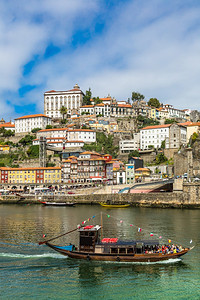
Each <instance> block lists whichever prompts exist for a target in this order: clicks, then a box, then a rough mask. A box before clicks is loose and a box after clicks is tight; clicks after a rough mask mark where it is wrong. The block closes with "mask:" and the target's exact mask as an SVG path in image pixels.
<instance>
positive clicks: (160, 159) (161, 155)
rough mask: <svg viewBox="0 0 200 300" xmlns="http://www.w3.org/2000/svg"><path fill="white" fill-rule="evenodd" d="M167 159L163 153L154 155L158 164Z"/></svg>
mask: <svg viewBox="0 0 200 300" xmlns="http://www.w3.org/2000/svg"><path fill="white" fill-rule="evenodd" d="M165 161H167V157H166V156H165V155H164V154H163V153H158V155H157V156H156V163H157V164H158V165H159V164H161V163H164V162H165Z"/></svg>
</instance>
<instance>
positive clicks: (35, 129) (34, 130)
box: [31, 128, 41, 133]
mask: <svg viewBox="0 0 200 300" xmlns="http://www.w3.org/2000/svg"><path fill="white" fill-rule="evenodd" d="M39 130H41V128H33V129H32V130H31V132H32V133H36V132H38V131H39Z"/></svg>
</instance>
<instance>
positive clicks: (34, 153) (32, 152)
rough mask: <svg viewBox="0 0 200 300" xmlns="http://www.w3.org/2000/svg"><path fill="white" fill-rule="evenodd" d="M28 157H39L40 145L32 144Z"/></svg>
mask: <svg viewBox="0 0 200 300" xmlns="http://www.w3.org/2000/svg"><path fill="white" fill-rule="evenodd" d="M27 154H28V157H30V158H38V157H39V145H32V146H30V147H29V148H28V150H27Z"/></svg>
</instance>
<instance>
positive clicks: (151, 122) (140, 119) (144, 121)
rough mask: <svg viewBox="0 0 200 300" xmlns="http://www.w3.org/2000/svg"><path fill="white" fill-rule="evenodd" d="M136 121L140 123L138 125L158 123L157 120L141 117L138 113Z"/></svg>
mask: <svg viewBox="0 0 200 300" xmlns="http://www.w3.org/2000/svg"><path fill="white" fill-rule="evenodd" d="M137 121H139V122H140V123H141V126H140V127H145V126H154V125H158V124H159V121H157V120H154V119H152V118H146V117H143V116H141V115H139V116H138V117H137Z"/></svg>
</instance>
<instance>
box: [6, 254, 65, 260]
mask: <svg viewBox="0 0 200 300" xmlns="http://www.w3.org/2000/svg"><path fill="white" fill-rule="evenodd" d="M0 257H11V258H25V259H26V258H61V259H63V258H64V259H66V256H63V255H61V254H54V253H43V254H35V255H34V254H33V255H29V254H18V253H0Z"/></svg>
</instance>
